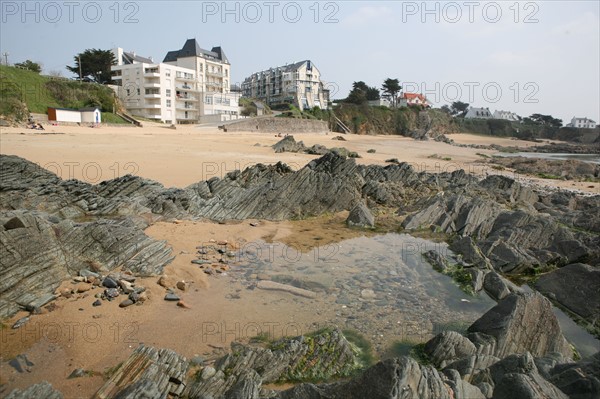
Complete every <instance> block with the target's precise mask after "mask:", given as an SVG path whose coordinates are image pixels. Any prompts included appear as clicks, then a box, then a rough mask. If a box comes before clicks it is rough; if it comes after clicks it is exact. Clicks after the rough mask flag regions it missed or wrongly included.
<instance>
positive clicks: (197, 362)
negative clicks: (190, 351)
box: [190, 356, 204, 366]
mask: <svg viewBox="0 0 600 399" xmlns="http://www.w3.org/2000/svg"><path fill="white" fill-rule="evenodd" d="M190 362H191V363H192V364H195V365H196V366H202V365H203V364H204V358H203V357H202V356H194V357H193V358H192V360H190Z"/></svg>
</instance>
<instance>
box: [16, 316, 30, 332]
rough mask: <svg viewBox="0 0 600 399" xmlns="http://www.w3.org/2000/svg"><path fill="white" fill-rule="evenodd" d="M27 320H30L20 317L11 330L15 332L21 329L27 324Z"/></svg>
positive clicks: (27, 317)
mask: <svg viewBox="0 0 600 399" xmlns="http://www.w3.org/2000/svg"><path fill="white" fill-rule="evenodd" d="M29 320H30V318H29V316H25V317H22V318H20V319H19V320H17V321H16V322H15V324H13V326H12V328H13V329H15V330H16V329H17V328H21V327H23V326H24V325H25V324H27V323H28V322H29Z"/></svg>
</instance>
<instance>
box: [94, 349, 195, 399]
mask: <svg viewBox="0 0 600 399" xmlns="http://www.w3.org/2000/svg"><path fill="white" fill-rule="evenodd" d="M188 367H189V364H188V362H187V360H186V358H185V357H183V356H180V355H178V354H177V353H175V352H173V351H171V350H168V349H160V350H159V349H155V348H152V347H148V346H143V345H140V346H138V347H137V349H136V350H135V351H134V352H133V353H132V354H131V356H129V358H128V359H127V361H125V363H123V365H121V366H120V367H119V368H118V369H117V370H116V372H115V373H114V374H113V375H112V376H111V377H110V379H109V380H108V381H107V382H106V383H105V384H104V385H103V386H102V388H100V389H99V390H98V392H96V395H95V396H94V397H95V398H97V399H110V398H119V399H136V398H140V397H145V398H166V397H180V396H181V394H182V393H183V391H184V389H185V387H186V384H185V381H186V379H187V375H186V373H187V370H188Z"/></svg>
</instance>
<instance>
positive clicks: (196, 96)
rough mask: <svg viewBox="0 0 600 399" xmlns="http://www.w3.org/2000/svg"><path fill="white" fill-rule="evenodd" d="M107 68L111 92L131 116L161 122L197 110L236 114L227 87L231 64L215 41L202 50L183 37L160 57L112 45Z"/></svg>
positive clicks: (192, 117) (235, 98)
mask: <svg viewBox="0 0 600 399" xmlns="http://www.w3.org/2000/svg"><path fill="white" fill-rule="evenodd" d="M112 51H113V53H114V54H115V58H116V60H117V64H116V65H114V66H113V67H112V68H111V69H112V71H113V81H114V82H115V84H116V85H117V87H118V89H117V94H118V96H119V98H120V99H121V101H122V102H123V104H124V106H125V108H126V109H127V111H128V112H129V113H131V114H132V115H134V116H141V117H144V118H148V119H153V120H156V121H160V122H164V123H169V124H171V123H173V124H175V123H197V122H199V121H200V120H201V118H202V117H203V116H207V115H215V116H216V115H220V116H219V117H217V119H219V120H220V121H224V120H231V119H237V118H238V116H239V99H240V93H232V92H230V90H229V83H230V76H231V64H230V63H229V60H228V59H227V57H226V56H225V54H224V52H223V50H222V49H221V48H220V47H214V48H213V49H212V50H211V51H208V50H203V49H201V48H200V46H199V45H198V42H197V41H196V39H189V40H187V41H186V42H185V44H184V46H183V47H182V48H181V50H175V51H170V52H168V53H167V55H166V57H165V59H164V60H163V62H161V63H155V62H153V60H152V59H150V58H145V57H140V56H137V55H136V54H135V53H128V52H124V51H123V49H121V48H117V49H114V50H112Z"/></svg>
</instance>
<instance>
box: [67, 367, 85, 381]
mask: <svg viewBox="0 0 600 399" xmlns="http://www.w3.org/2000/svg"><path fill="white" fill-rule="evenodd" d="M83 376H85V370H84V369H75V370H73V371H72V372H71V374H69V376H68V377H67V379H71V378H80V377H83Z"/></svg>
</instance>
